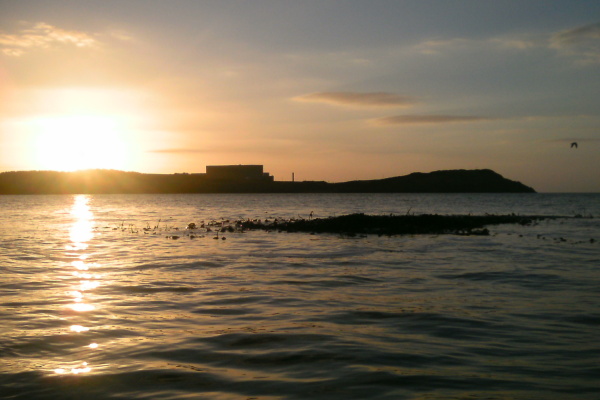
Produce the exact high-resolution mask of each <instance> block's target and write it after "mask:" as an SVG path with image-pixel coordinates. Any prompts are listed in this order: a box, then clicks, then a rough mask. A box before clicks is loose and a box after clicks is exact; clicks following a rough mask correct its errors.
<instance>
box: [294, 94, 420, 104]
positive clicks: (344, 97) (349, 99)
mask: <svg viewBox="0 0 600 400" xmlns="http://www.w3.org/2000/svg"><path fill="white" fill-rule="evenodd" d="M294 100H296V101H305V102H317V103H326V104H331V105H334V106H344V107H411V106H413V105H415V104H416V103H417V101H416V100H415V99H414V98H413V97H410V96H401V95H397V94H394V93H386V92H367V93H361V92H318V93H311V94H306V95H303V96H298V97H295V98H294Z"/></svg>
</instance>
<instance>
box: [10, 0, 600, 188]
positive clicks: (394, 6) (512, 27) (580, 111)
mask: <svg viewBox="0 0 600 400" xmlns="http://www.w3.org/2000/svg"><path fill="white" fill-rule="evenodd" d="M573 142H577V147H572V146H571V143H573ZM230 164H262V165H264V167H265V171H267V172H269V173H271V174H272V175H274V176H275V179H276V180H291V179H292V173H294V174H295V179H296V180H297V181H298V180H325V181H329V182H340V181H349V180H356V179H380V178H386V177H392V176H401V175H406V174H409V173H412V172H430V171H436V170H445V169H483V168H488V169H492V170H494V171H496V172H498V173H500V174H502V175H503V176H504V177H506V178H508V179H512V180H517V181H520V182H522V183H524V184H526V185H528V186H532V187H533V188H534V189H536V190H537V191H539V192H600V2H598V1H597V0H592V1H586V0H577V1H573V0H564V1H554V0H528V1H523V0H518V1H508V0H494V1H491V0H490V1H487V0H476V1H471V0H462V1H456V0H438V1H431V0H415V1H411V0H406V1H402V0H397V1H396V0H394V1H387V0H369V1H358V0H356V1H352V0H337V1H333V0H302V1H295V0H294V1H292V0H279V1H265V0H253V1H244V0H231V1H229V0H215V1H203V0H171V1H156V0H103V1H88V0H77V1H67V0H55V1H51V2H50V1H32V0H19V1H13V0H10V1H9V0H0V171H15V170H65V171H70V170H77V169H90V168H106V169H119V170H125V171H138V172H143V173H181V172H188V173H198V172H204V171H205V166H206V165H230Z"/></svg>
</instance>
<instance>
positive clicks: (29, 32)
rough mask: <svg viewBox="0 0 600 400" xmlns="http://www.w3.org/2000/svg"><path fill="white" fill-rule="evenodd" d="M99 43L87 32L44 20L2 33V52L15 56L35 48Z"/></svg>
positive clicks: (0, 44) (0, 36)
mask: <svg viewBox="0 0 600 400" xmlns="http://www.w3.org/2000/svg"><path fill="white" fill-rule="evenodd" d="M98 44H99V42H98V41H97V40H96V39H94V38H93V37H92V36H90V35H89V34H87V33H85V32H79V31H68V30H65V29H60V28H57V27H55V26H52V25H49V24H47V23H44V22H38V23H37V24H35V25H33V27H31V28H28V29H22V30H21V31H19V32H17V33H14V34H7V33H1V34H0V52H2V53H3V54H5V55H7V56H13V57H19V56H22V55H23V54H25V53H26V52H27V51H30V50H33V49H40V48H41V49H48V48H52V47H56V46H60V45H72V46H75V47H78V48H83V47H95V46H97V45H98Z"/></svg>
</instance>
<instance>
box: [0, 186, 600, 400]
mask: <svg viewBox="0 0 600 400" xmlns="http://www.w3.org/2000/svg"><path fill="white" fill-rule="evenodd" d="M356 212H363V213H367V214H376V215H382V214H383V215H389V214H394V215H404V214H422V213H437V214H462V215H468V214H471V215H482V214H486V213H488V214H511V213H515V214H520V215H546V216H565V217H567V218H558V219H547V220H543V221H541V222H539V223H537V224H534V225H531V226H521V225H513V224H510V225H498V226H490V227H488V228H489V229H490V233H491V234H490V235H489V236H457V235H414V236H411V235H404V236H402V235H401V236H377V235H369V236H367V237H354V238H350V237H345V236H342V235H339V234H319V235H311V234H307V233H279V232H276V231H273V232H264V231H249V232H245V233H239V232H234V233H230V232H224V233H221V234H220V236H219V239H214V237H215V236H216V235H215V232H214V231H213V232H206V231H205V230H198V231H196V232H195V233H193V234H192V236H190V234H191V233H192V232H191V231H189V230H186V229H185V228H186V226H187V225H188V224H189V223H191V222H194V223H196V224H197V225H198V226H200V225H201V223H202V222H204V223H205V224H209V223H211V221H217V222H220V221H227V220H229V221H233V220H236V219H248V218H250V219H261V220H265V219H274V218H323V217H328V216H335V215H343V214H349V213H356ZM311 213H312V216H311ZM599 218H600V195H598V194H564V195H561V194H506V195H504V194H501V195H500V194H464V195H463V194H460V195H459V194H453V195H442V194H429V195H420V194H302V195H272V194H260V195H258V194H256V195H254V194H253V195H75V196H72V195H65V196H0V398H3V399H182V398H185V399H265V400H266V399H482V398H485V399H598V398H600V343H599V340H598V337H599V336H598V332H599V331H600V270H599V267H600V219H599ZM223 236H225V240H223ZM174 237H179V239H177V240H175V239H173V238H174ZM192 237H193V238H192Z"/></svg>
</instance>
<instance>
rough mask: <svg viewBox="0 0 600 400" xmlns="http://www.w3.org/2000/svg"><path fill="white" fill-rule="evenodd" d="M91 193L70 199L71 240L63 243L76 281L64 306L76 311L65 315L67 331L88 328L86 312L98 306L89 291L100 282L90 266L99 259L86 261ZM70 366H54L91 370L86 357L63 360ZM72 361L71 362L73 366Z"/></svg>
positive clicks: (70, 370) (91, 219)
mask: <svg viewBox="0 0 600 400" xmlns="http://www.w3.org/2000/svg"><path fill="white" fill-rule="evenodd" d="M89 203H90V196H86V195H78V196H75V197H74V199H73V206H72V207H71V211H70V215H71V216H72V217H73V223H72V225H71V227H70V229H69V239H70V242H69V243H68V244H67V245H66V246H65V249H66V250H67V256H68V257H73V258H75V259H74V260H73V261H71V263H70V266H71V267H72V268H73V272H72V276H73V277H75V278H76V279H77V283H76V284H75V285H74V286H73V287H72V289H71V290H70V291H67V293H66V295H67V296H68V297H69V298H70V300H71V302H72V303H71V304H68V305H67V308H68V309H69V310H71V311H72V312H75V314H71V315H69V317H68V319H70V320H72V321H73V322H77V323H74V324H72V325H71V326H70V327H69V334H71V335H81V334H86V332H89V331H90V329H91V328H90V327H88V326H85V325H87V323H86V322H88V321H89V316H87V315H89V313H90V312H93V311H94V310H96V309H97V307H96V306H95V305H94V304H90V301H89V292H90V291H91V290H94V289H96V288H97V287H98V286H100V281H99V278H100V277H101V275H100V274H97V273H94V272H93V270H95V269H97V268H98V267H100V265H99V264H98V263H93V262H89V258H90V256H91V254H89V253H88V252H87V250H88V247H89V242H90V241H91V240H92V239H93V238H94V224H95V222H94V214H93V212H92V211H91V209H90V205H89ZM98 347H99V344H98V343H96V342H92V343H90V344H89V345H87V346H86V348H88V349H91V350H94V349H97V348H98ZM78 358H79V356H78ZM64 362H66V363H67V364H68V365H70V366H69V367H60V368H55V369H54V373H56V374H84V373H88V372H91V371H92V368H91V366H89V365H88V363H87V362H86V361H76V360H73V361H70V362H69V361H66V360H65V361H64ZM73 365H74V366H73Z"/></svg>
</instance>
